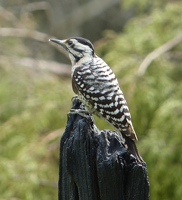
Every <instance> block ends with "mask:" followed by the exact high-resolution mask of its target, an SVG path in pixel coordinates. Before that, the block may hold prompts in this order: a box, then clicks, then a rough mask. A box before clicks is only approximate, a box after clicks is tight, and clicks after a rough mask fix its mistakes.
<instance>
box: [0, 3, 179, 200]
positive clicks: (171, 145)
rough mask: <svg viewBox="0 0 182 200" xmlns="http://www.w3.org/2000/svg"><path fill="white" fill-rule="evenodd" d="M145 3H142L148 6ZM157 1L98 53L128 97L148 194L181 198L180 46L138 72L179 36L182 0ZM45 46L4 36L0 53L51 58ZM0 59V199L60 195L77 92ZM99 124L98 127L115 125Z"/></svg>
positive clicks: (156, 199) (59, 81)
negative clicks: (62, 150) (64, 141)
mask: <svg viewBox="0 0 182 200" xmlns="http://www.w3.org/2000/svg"><path fill="white" fill-rule="evenodd" d="M128 2H130V3H131V2H132V1H128ZM134 2H136V1H134ZM140 2H142V3H140ZM147 2H148V1H145V0H141V1H139V3H138V5H140V8H142V6H144V7H146V5H148V4H147ZM164 2H167V1H164ZM152 5H153V7H152V9H150V14H149V13H148V14H147V15H143V14H142V15H140V16H139V17H136V18H133V19H131V20H130V21H129V23H128V24H127V25H126V27H125V29H124V30H123V32H122V33H120V34H119V35H117V36H115V38H114V39H112V40H109V41H107V42H105V43H104V44H102V45H101V46H100V47H98V49H96V51H97V53H99V54H100V56H101V57H103V58H104V60H105V61H106V62H108V63H109V65H110V66H112V69H113V71H114V72H115V73H116V75H117V77H118V80H119V82H120V85H121V88H122V90H123V92H124V94H125V97H126V99H127V101H128V104H129V107H130V111H131V114H132V119H133V123H134V127H135V129H136V132H137V135H138V137H139V142H138V147H139V151H140V153H141V154H142V156H143V158H144V160H145V161H146V163H147V166H148V172H149V180H150V185H151V188H150V190H151V199H154V200H159V199H160V200H161V199H165V200H171V199H173V200H179V199H181V196H182V186H181V182H182V170H181V163H182V145H181V144H182V137H181V135H180V134H181V130H182V123H181V121H182V101H181V99H182V79H181V77H182V68H181V66H182V59H181V55H182V53H181V52H182V45H181V44H179V45H177V46H175V47H174V48H173V49H171V50H170V51H169V52H167V53H165V54H163V55H161V56H159V57H158V58H157V59H156V60H154V61H153V62H152V64H151V65H150V66H149V67H148V69H147V71H146V73H145V74H144V76H143V77H140V78H139V79H138V78H136V76H135V75H136V73H137V70H138V67H139V65H140V64H141V62H142V61H143V59H144V58H145V56H146V55H147V54H149V53H150V52H151V51H153V50H155V49H156V48H158V47H160V46H161V45H162V44H164V43H165V42H167V41H168V40H170V39H172V38H173V37H175V36H176V35H178V34H180V33H181V30H182V13H181V7H182V3H181V2H180V1H175V2H174V3H164V4H163V5H162V6H161V7H160V6H159V5H161V4H160V3H159V4H158V3H157V1H154V3H153V4H152ZM24 20H26V19H24ZM33 24H34V23H33ZM27 26H28V27H29V26H31V24H30V25H28V24H27ZM115 35H116V34H115ZM104 41H105V40H104ZM43 45H44V44H37V43H33V42H32V41H31V40H30V41H28V40H26V41H24V40H21V39H16V38H6V39H3V40H1V51H2V54H3V55H8V56H12V57H13V56H15V54H16V56H19V57H22V56H32V55H33V56H35V57H36V56H37V57H38V58H41V59H42V58H51V55H53V52H50V51H49V50H48V48H50V49H51V46H50V47H47V46H46V45H47V44H46V45H45V46H43ZM33 46H36V49H35V50H34V51H33V52H32V51H31V48H33ZM40 46H42V48H37V47H40ZM30 47H31V48H30ZM45 47H46V48H45ZM42 52H43V53H42ZM44 54H45V55H44ZM46 55H47V56H46ZM0 63H1V66H0V76H1V78H0V130H1V134H0V157H1V159H0V171H1V175H0V182H1V187H0V194H1V195H0V199H3V200H9V199H22V200H32V199H45V200H46V199H56V198H57V188H56V185H57V178H58V156H59V155H58V153H59V152H58V151H59V139H60V137H61V134H62V133H63V131H64V128H65V125H66V115H67V112H68V111H69V109H70V107H71V97H72V96H73V95H74V94H73V92H72V89H71V81H70V79H68V78H65V79H63V78H61V79H58V78H56V77H55V76H52V75H50V74H47V73H44V72H42V71H38V70H32V69H25V68H21V67H20V66H18V65H17V64H14V65H13V66H12V63H2V62H0ZM96 121H97V124H98V126H99V128H100V129H103V128H109V129H110V128H111V127H110V126H107V125H106V123H105V122H104V121H101V120H96Z"/></svg>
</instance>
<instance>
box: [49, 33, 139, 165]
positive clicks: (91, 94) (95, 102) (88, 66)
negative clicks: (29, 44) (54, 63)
mask: <svg viewBox="0 0 182 200" xmlns="http://www.w3.org/2000/svg"><path fill="white" fill-rule="evenodd" d="M49 41H51V42H54V43H57V44H58V45H60V46H61V47H63V49H65V50H66V51H67V52H68V54H69V58H70V60H71V63H72V74H71V77H72V88H73V91H74V93H75V94H76V95H78V98H79V99H80V101H81V102H82V103H83V104H84V105H85V108H86V110H87V111H88V112H89V113H91V114H95V115H96V116H98V117H100V118H103V119H105V121H107V122H108V123H109V124H111V125H112V126H113V127H114V128H115V129H116V130H117V131H118V132H119V133H120V134H121V136H122V137H123V138H124V140H125V143H126V146H127V148H128V151H129V152H130V153H131V154H133V155H134V156H135V157H136V159H137V160H138V161H142V158H141V157H140V155H139V153H138V151H137V148H136V145H135V142H136V141H137V140H138V139H137V135H136V133H135V130H134V128H133V125H132V121H131V115H130V111H129V108H128V105H127V102H126V100H125V98H124V95H123V92H122V91H121V89H120V86H119V83H118V80H117V79H116V76H115V74H114V73H113V71H112V70H111V68H110V67H109V66H108V65H107V64H106V63H105V62H104V61H103V60H102V59H101V58H100V57H98V56H97V55H96V54H95V51H94V47H93V45H92V43H91V42H90V41H89V40H88V39H85V38H82V37H71V38H68V39H65V40H59V39H49Z"/></svg>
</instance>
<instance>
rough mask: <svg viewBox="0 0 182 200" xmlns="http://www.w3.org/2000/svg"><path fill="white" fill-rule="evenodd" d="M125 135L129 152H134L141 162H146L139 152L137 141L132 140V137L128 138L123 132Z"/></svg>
mask: <svg viewBox="0 0 182 200" xmlns="http://www.w3.org/2000/svg"><path fill="white" fill-rule="evenodd" d="M123 137H124V139H125V144H126V145H127V147H128V152H129V153H131V154H133V155H134V156H135V158H136V159H137V161H138V162H139V163H144V160H143V159H142V157H141V156H140V154H139V153H138V149H137V147H136V143H135V141H133V140H131V139H130V138H128V137H127V136H126V135H124V134H123Z"/></svg>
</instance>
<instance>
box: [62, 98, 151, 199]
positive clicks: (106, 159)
mask: <svg viewBox="0 0 182 200" xmlns="http://www.w3.org/2000/svg"><path fill="white" fill-rule="evenodd" d="M72 108H73V109H84V106H83V104H81V102H80V101H79V100H78V99H74V100H73V107H72ZM58 199H59V200H148V199H149V181H148V175H147V168H146V164H145V163H138V162H136V160H135V158H134V156H132V155H131V154H129V153H128V152H127V149H126V148H125V147H124V145H123V141H122V139H121V138H120V136H118V134H117V133H116V132H111V131H108V130H103V131H99V130H98V129H97V127H96V126H95V124H94V121H93V118H92V115H89V116H88V118H84V117H81V116H80V115H77V114H74V115H72V114H70V115H68V122H67V126H66V130H65V132H64V134H63V136H62V138H61V143H60V163H59V181H58Z"/></svg>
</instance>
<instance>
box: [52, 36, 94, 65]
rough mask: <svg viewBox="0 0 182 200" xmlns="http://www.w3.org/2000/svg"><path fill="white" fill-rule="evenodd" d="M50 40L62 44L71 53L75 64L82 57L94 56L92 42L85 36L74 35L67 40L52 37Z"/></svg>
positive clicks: (71, 58)
mask: <svg viewBox="0 0 182 200" xmlns="http://www.w3.org/2000/svg"><path fill="white" fill-rule="evenodd" d="M50 41H52V42H54V43H57V44H59V45H61V46H62V47H63V48H64V49H65V50H66V51H67V52H68V53H69V57H70V60H71V62H72V64H73V65H74V64H75V63H77V62H78V61H79V60H80V59H81V58H86V57H91V56H94V47H93V45H92V43H91V42H90V41H89V40H87V39H85V38H82V37H74V38H68V39H65V40H58V39H50Z"/></svg>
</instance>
